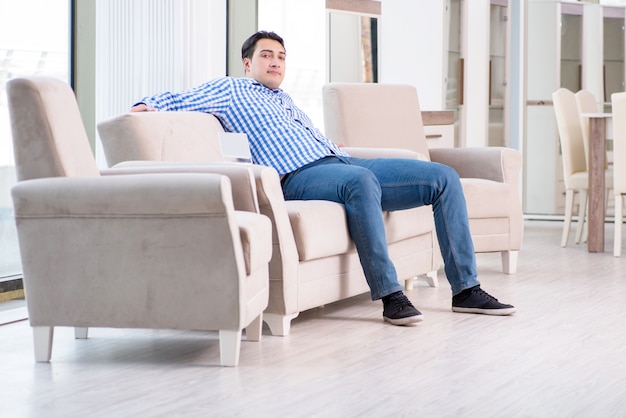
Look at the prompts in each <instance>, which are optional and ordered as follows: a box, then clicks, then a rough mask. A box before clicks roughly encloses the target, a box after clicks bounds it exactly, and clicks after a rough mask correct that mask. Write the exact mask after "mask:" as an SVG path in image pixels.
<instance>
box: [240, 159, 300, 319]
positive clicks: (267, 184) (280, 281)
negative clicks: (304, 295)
mask: <svg viewBox="0 0 626 418" xmlns="http://www.w3.org/2000/svg"><path fill="white" fill-rule="evenodd" d="M252 171H253V172H254V178H255V180H256V188H257V197H258V201H259V209H260V212H261V214H263V215H266V216H267V217H268V218H270V220H271V221H272V259H271V261H270V301H269V305H268V307H267V309H266V311H265V312H267V313H273V314H279V315H286V314H292V313H297V312H299V310H298V302H297V300H298V279H297V278H298V250H297V247H296V241H295V237H294V234H293V229H292V228H291V222H290V221H289V215H288V212H287V205H286V202H285V198H284V195H283V189H282V187H281V185H280V178H279V176H278V173H277V172H276V170H274V169H273V168H271V167H266V166H262V165H252Z"/></svg>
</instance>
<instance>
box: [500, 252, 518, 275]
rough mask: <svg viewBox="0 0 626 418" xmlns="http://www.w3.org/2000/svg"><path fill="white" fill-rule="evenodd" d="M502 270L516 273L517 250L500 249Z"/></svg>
mask: <svg viewBox="0 0 626 418" xmlns="http://www.w3.org/2000/svg"><path fill="white" fill-rule="evenodd" d="M501 255H502V271H503V272H504V273H506V274H515V273H517V256H518V255H519V251H502V253H501Z"/></svg>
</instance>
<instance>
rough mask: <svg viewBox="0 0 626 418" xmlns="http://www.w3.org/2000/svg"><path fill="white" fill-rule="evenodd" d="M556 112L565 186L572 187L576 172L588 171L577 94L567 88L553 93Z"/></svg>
mask: <svg viewBox="0 0 626 418" xmlns="http://www.w3.org/2000/svg"><path fill="white" fill-rule="evenodd" d="M552 101H553V103H554V113H555V115H556V123H557V127H558V130H559V138H560V142H561V153H562V159H563V177H564V178H563V180H564V182H565V187H571V184H570V182H571V176H572V174H574V173H578V172H585V171H587V160H586V158H585V146H584V144H583V136H582V128H581V125H580V116H579V113H578V107H577V105H576V96H575V95H574V93H572V92H571V91H570V90H568V89H566V88H560V89H558V90H557V91H555V92H554V93H552Z"/></svg>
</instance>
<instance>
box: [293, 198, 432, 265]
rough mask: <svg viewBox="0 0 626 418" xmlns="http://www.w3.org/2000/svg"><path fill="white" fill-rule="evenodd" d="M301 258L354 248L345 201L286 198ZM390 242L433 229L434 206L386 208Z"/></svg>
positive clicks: (310, 258)
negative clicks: (403, 208)
mask: <svg viewBox="0 0 626 418" xmlns="http://www.w3.org/2000/svg"><path fill="white" fill-rule="evenodd" d="M285 204H286V206H287V213H288V214H289V221H290V223H291V228H292V229H293V234H294V237H295V241H296V247H297V249H298V257H299V260H300V261H307V260H314V259H317V258H322V257H329V256H333V255H337V254H345V253H347V252H349V251H354V250H355V247H354V243H353V242H352V239H351V238H350V233H349V231H348V222H347V218H346V212H345V209H344V207H343V205H341V204H339V203H334V202H328V201H323V200H288V201H286V202H285ZM383 220H384V222H385V228H386V233H387V242H388V243H393V242H398V241H401V240H404V239H408V238H411V237H415V236H417V235H421V234H425V233H430V232H431V231H432V229H433V220H432V209H431V208H430V207H422V208H415V209H408V210H402V211H394V212H384V213H383Z"/></svg>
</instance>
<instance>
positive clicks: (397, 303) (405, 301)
mask: <svg viewBox="0 0 626 418" xmlns="http://www.w3.org/2000/svg"><path fill="white" fill-rule="evenodd" d="M389 302H390V303H393V306H394V308H396V310H398V311H400V310H402V309H404V307H405V306H411V307H414V306H413V304H412V303H411V301H410V300H409V298H407V297H406V295H401V296H396V297H394V298H392V299H391V300H390V301H389Z"/></svg>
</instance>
